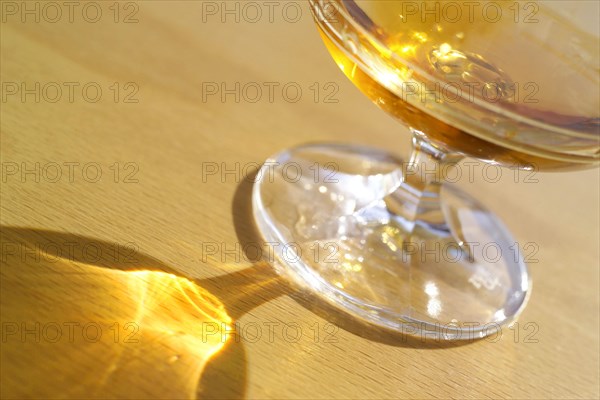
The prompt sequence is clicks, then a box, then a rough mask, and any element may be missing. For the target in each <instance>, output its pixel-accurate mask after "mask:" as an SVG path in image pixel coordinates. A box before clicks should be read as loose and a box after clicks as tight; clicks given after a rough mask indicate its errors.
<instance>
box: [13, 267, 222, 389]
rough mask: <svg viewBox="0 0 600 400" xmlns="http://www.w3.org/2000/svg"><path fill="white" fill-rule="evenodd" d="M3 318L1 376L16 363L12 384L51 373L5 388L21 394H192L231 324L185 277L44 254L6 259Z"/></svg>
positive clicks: (207, 295) (210, 298)
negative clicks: (7, 331) (10, 330)
mask: <svg viewBox="0 0 600 400" xmlns="http://www.w3.org/2000/svg"><path fill="white" fill-rule="evenodd" d="M2 322H3V324H11V326H13V325H14V327H15V333H14V334H11V335H10V336H7V337H6V340H5V341H4V343H3V346H2V360H3V363H4V362H6V365H11V368H10V369H8V370H5V371H4V372H3V375H5V374H7V373H15V374H16V373H17V371H19V372H18V376H19V379H7V381H8V382H9V385H10V384H15V382H17V383H18V382H20V381H21V382H24V381H29V382H36V381H39V380H40V379H42V378H41V377H44V376H47V375H48V374H49V373H52V375H53V376H54V377H55V379H53V380H52V381H51V382H49V383H48V384H47V385H38V386H36V385H18V386H14V387H10V386H7V387H6V388H5V389H6V390H5V392H6V393H14V394H15V395H17V394H18V396H14V397H28V398H29V397H30V398H48V397H49V396H50V397H61V398H63V397H65V398H90V397H102V398H113V397H124V398H147V397H159V398H195V397H196V391H197V389H198V388H197V386H198V382H199V380H200V377H201V374H202V371H203V370H204V368H205V366H206V364H207V362H208V360H209V359H210V358H211V357H213V356H214V355H215V354H216V353H217V352H219V351H220V350H221V349H222V348H223V347H224V345H225V344H226V342H227V339H228V338H229V336H228V333H231V331H232V327H231V325H232V318H231V317H230V316H229V315H228V313H227V310H226V309H225V307H224V305H223V304H222V303H221V301H220V300H219V299H218V298H217V297H215V296H214V295H213V294H212V293H211V292H209V291H208V290H206V289H205V288H203V287H201V286H199V285H198V284H196V283H194V282H192V281H190V280H188V279H186V278H183V277H179V276H176V275H173V274H170V273H166V272H162V271H148V270H136V271H128V270H118V269H111V268H105V267H98V266H93V265H89V264H84V263H81V262H77V261H75V262H73V261H72V260H66V259H58V260H56V258H53V259H52V262H45V258H44V256H42V257H40V259H39V260H35V259H31V260H27V262H25V263H23V262H22V260H21V258H20V257H13V258H9V259H8V260H7V262H6V263H3V266H2ZM207 328H210V329H207ZM11 371H12V372H11ZM139 381H143V382H144V384H143V385H136V384H132V382H139ZM3 389H4V388H3Z"/></svg>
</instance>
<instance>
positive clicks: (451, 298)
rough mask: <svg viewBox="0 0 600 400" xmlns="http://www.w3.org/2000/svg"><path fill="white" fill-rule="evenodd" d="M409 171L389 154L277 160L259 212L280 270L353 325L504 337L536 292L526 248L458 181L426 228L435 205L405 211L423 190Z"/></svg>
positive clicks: (299, 154)
mask: <svg viewBox="0 0 600 400" xmlns="http://www.w3.org/2000/svg"><path fill="white" fill-rule="evenodd" d="M403 166H405V164H403V162H402V160H399V159H398V158H396V157H394V156H393V155H390V154H388V153H385V152H383V151H380V150H375V149H368V148H364V147H358V146H350V145H330V144H318V145H306V146H300V147H297V148H293V149H291V150H288V151H284V152H282V153H280V154H277V155H276V156H274V157H272V158H270V159H269V160H267V161H266V162H265V164H264V165H263V167H262V168H261V170H260V171H259V173H258V175H257V180H256V183H255V185H254V192H253V209H254V216H255V218H256V221H257V226H258V229H259V231H260V232H261V234H262V235H263V237H264V238H265V240H266V242H267V243H268V245H269V247H270V248H271V249H273V253H272V254H273V255H274V260H273V261H274V264H275V267H276V269H277V270H278V272H279V273H281V274H283V275H285V276H287V277H288V278H289V279H291V280H292V281H294V282H295V283H297V284H299V285H300V286H301V287H303V288H305V289H307V290H310V291H311V292H313V293H314V294H316V295H317V296H318V297H320V298H322V299H324V300H326V301H327V302H329V303H331V304H332V305H334V306H336V307H338V308H339V309H341V310H343V311H345V312H347V313H349V314H351V315H353V316H354V317H356V318H359V319H361V320H363V321H366V322H369V323H372V324H376V325H378V326H381V327H384V328H387V329H392V330H394V331H396V332H400V333H403V334H409V335H416V336H426V337H431V338H440V339H448V340H459V339H473V338H479V337H483V336H486V335H489V334H492V333H494V334H495V333H497V331H498V330H499V329H500V326H501V325H503V324H505V323H507V322H509V321H512V320H514V319H515V318H516V316H517V315H518V314H519V313H520V311H521V310H522V309H523V308H524V306H525V303H526V301H527V298H528V294H529V292H530V287H531V283H530V280H529V276H528V273H527V267H526V265H525V263H524V262H523V259H522V257H521V253H520V251H519V248H518V245H517V244H516V243H515V241H514V240H513V239H512V238H511V236H510V234H509V233H508V232H507V231H506V229H505V228H504V226H503V225H502V224H501V223H500V221H498V220H497V219H496V217H495V216H494V215H493V214H492V213H490V212H489V211H488V210H486V209H485V208H484V207H483V206H482V205H481V204H479V203H478V202H477V201H476V200H474V199H473V198H472V197H470V196H468V195H467V194H465V193H463V192H461V191H459V190H458V189H456V188H455V187H453V186H452V185H448V184H443V186H442V190H441V193H440V195H439V199H434V200H435V201H437V203H435V204H439V207H438V208H439V210H438V212H439V215H438V223H431V222H427V221H431V220H432V218H430V217H432V215H433V214H435V213H436V212H435V211H436V210H435V207H434V209H433V211H431V206H430V207H429V209H430V211H429V212H428V213H427V215H425V216H423V215H418V217H417V218H407V217H406V216H405V215H401V214H400V213H398V212H397V211H394V210H398V199H399V198H400V199H409V198H410V196H408V197H407V193H409V194H410V193H411V190H412V188H411V187H409V186H408V185H407V183H405V182H404V175H405V174H404V173H403V170H404V168H403ZM400 192H402V196H396V195H397V194H398V193H400ZM418 199H419V200H418V201H429V202H430V201H431V199H424V198H423V196H421V197H418ZM406 201H407V202H409V200H406ZM400 206H402V204H400ZM408 208H410V207H408ZM413 208H414V207H413ZM433 219H435V218H433ZM440 220H441V221H442V222H443V223H439V221H440Z"/></svg>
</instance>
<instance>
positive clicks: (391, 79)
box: [317, 1, 600, 169]
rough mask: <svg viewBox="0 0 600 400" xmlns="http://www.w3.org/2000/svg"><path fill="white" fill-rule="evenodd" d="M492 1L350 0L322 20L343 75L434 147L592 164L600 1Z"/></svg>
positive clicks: (538, 163)
mask: <svg viewBox="0 0 600 400" xmlns="http://www.w3.org/2000/svg"><path fill="white" fill-rule="evenodd" d="M490 3H493V4H492V5H489V6H487V8H486V5H487V3H480V2H477V4H480V7H481V8H482V9H479V8H474V9H472V10H469V9H467V8H466V7H464V6H463V5H462V4H461V3H459V2H450V3H447V2H446V3H444V2H427V3H415V2H399V1H344V2H340V3H339V4H337V6H339V7H341V8H340V9H339V11H338V12H337V13H331V12H330V13H329V17H327V16H324V15H321V17H322V19H321V20H319V14H318V13H317V21H318V22H321V23H320V24H319V25H320V27H321V33H322V36H323V39H324V41H325V43H326V45H327V48H328V49H329V51H330V53H331V54H332V55H333V57H334V59H335V61H336V62H337V64H338V66H339V67H340V68H341V69H342V70H343V71H344V73H345V74H346V75H347V76H348V77H349V78H350V79H351V80H352V81H353V82H354V83H355V84H356V85H357V86H358V87H359V88H360V89H361V90H362V91H363V92H364V93H365V94H366V95H367V96H368V97H369V98H371V99H372V100H373V101H374V102H375V103H376V104H377V105H378V106H380V107H381V108H383V109H384V110H386V111H387V112H388V113H390V114H391V115H393V116H395V117H397V118H399V119H400V120H402V121H403V122H405V123H407V124H408V125H409V126H410V127H412V128H414V129H416V130H418V131H421V132H424V133H426V135H427V136H428V137H429V139H430V140H431V141H433V142H434V144H437V145H438V146H439V147H442V148H445V149H446V150H453V151H458V152H462V153H465V154H466V155H469V156H473V157H476V158H480V159H484V160H488V161H493V162H497V163H500V164H510V165H515V164H518V165H524V164H534V165H535V167H537V168H541V169H562V168H572V167H575V168H577V167H586V164H594V163H596V162H597V161H598V155H599V149H600V146H599V138H600V131H599V122H598V121H599V118H598V113H599V111H598V110H599V109H600V104H599V98H600V96H599V93H598V91H599V84H600V83H599V72H598V59H599V57H598V49H597V47H598V46H596V45H597V43H598V38H597V36H594V35H593V27H594V26H596V27H597V26H598V20H597V17H595V16H594V14H592V13H591V11H592V12H593V10H591V9H594V8H598V3H596V2H573V3H574V6H569V7H566V8H565V9H564V10H563V9H560V8H557V7H551V8H547V7H544V6H543V5H541V4H539V3H534V2H527V3H517V2H514V3H513V2H510V3H499V2H490ZM556 3H558V2H556ZM581 3H585V4H584V5H583V6H581V5H580V4H581ZM587 3H590V4H587ZM592 3H593V4H592ZM423 4H426V6H424V5H423ZM497 4H500V5H497ZM532 4H533V6H532ZM411 5H412V6H411ZM449 5H450V6H449ZM457 5H458V6H457ZM578 5H579V6H578ZM459 6H460V7H461V8H460V9H459ZM511 6H512V8H510V7H511ZM410 7H413V8H410ZM452 7H454V8H452ZM484 9H485V10H486V11H485V13H484V11H483V10H484ZM557 9H558V10H560V12H558V11H557ZM491 10H496V11H497V13H496V16H495V17H494V15H493V14H492V11H491ZM566 12H571V13H573V15H575V16H577V18H579V21H584V22H585V23H580V24H579V26H575V25H573V23H572V22H571V21H569V19H567V18H565V17H564V15H563V14H565V13H566ZM459 14H460V15H461V17H460V18H457V15H459ZM332 15H333V17H331V16H332ZM582 15H584V16H585V17H582ZM596 15H597V13H596ZM498 16H501V18H499V17H498ZM492 17H493V18H494V19H497V21H496V22H491V20H492ZM585 19H587V21H585ZM535 21H537V22H535ZM323 22H325V23H323ZM581 25H584V26H586V27H588V29H589V28H590V27H591V32H592V33H590V32H588V31H586V30H585V29H583V28H581ZM596 35H597V34H596ZM587 167H589V165H587Z"/></svg>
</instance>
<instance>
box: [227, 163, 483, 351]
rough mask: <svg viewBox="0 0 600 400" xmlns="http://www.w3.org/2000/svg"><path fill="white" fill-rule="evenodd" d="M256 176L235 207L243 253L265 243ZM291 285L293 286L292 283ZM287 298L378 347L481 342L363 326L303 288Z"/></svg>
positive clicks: (240, 186) (235, 200)
mask: <svg viewBox="0 0 600 400" xmlns="http://www.w3.org/2000/svg"><path fill="white" fill-rule="evenodd" d="M256 175H257V172H254V173H253V174H249V175H248V176H247V177H246V178H245V179H243V180H242V181H241V182H240V183H239V184H238V187H237V189H236V192H235V194H234V198H233V202H232V207H231V208H232V215H233V223H234V225H235V231H236V234H237V237H238V240H239V242H240V246H241V248H242V249H247V248H255V247H256V244H261V243H264V239H263V238H262V237H261V235H260V233H259V232H258V229H257V227H256V225H255V223H254V214H253V210H252V190H253V185H254V182H255V181H256ZM246 257H247V258H248V259H251V257H256V254H246ZM253 261H257V260H253ZM273 270H274V269H273ZM287 285H290V284H289V283H288V284H287ZM286 294H288V295H290V297H291V298H292V299H293V300H295V301H296V302H297V303H298V304H300V305H301V306H302V307H304V308H306V309H307V310H310V311H311V312H313V313H314V314H316V315H318V316H319V317H321V318H323V319H324V320H326V321H328V322H330V323H333V324H335V325H336V326H337V327H338V328H340V329H342V330H344V331H347V332H349V333H352V334H354V335H356V336H360V337H361V338H364V339H366V340H371V341H375V342H378V343H383V344H387V345H391V346H400V347H407V348H415V349H442V348H450V347H458V346H464V345H467V344H469V343H473V342H474V341H477V340H479V339H473V340H468V341H467V340H462V341H452V340H445V341H442V340H439V339H433V338H430V339H428V338H417V337H415V336H411V335H409V334H406V333H401V332H396V331H392V330H388V329H384V328H379V327H377V326H374V325H372V324H366V323H363V322H361V321H359V320H357V319H356V318H354V317H353V316H351V315H350V314H347V313H345V312H343V311H341V310H339V309H337V308H335V307H333V306H331V305H329V304H328V303H326V302H324V301H323V300H321V299H319V298H317V297H316V296H315V295H313V294H311V293H309V292H308V291H306V290H303V289H302V288H300V287H292V286H288V288H287V290H286ZM406 332H407V333H408V332H409V331H408V330H407V331H406Z"/></svg>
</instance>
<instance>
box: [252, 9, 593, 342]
mask: <svg viewBox="0 0 600 400" xmlns="http://www.w3.org/2000/svg"><path fill="white" fill-rule="evenodd" d="M311 7H312V11H313V15H314V17H315V21H316V23H317V26H318V29H319V32H320V34H321V37H322V39H323V41H324V42H325V45H326V46H327V48H328V50H329V52H330V53H331V55H332V56H333V59H334V60H335V62H336V63H337V65H338V66H339V67H340V69H341V70H342V71H343V72H344V74H345V75H346V76H347V77H348V78H349V79H350V80H351V81H352V82H353V83H354V84H355V85H356V86H357V87H358V88H359V89H360V90H361V91H362V92H363V93H364V94H365V95H366V96H368V97H369V98H370V99H371V100H372V101H373V102H375V103H376V104H377V105H378V106H379V107H380V108H382V109H383V110H385V111H386V112H388V113H389V114H390V115H392V116H394V117H396V118H397V119H398V120H399V121H401V122H402V123H404V124H405V125H407V126H408V127H409V130H410V132H411V133H412V135H413V138H412V142H413V152H412V155H411V156H410V158H409V159H408V161H403V160H401V159H399V158H397V157H396V156H394V155H393V154H391V153H389V152H387V151H383V150H377V149H372V148H367V147H360V146H351V145H335V144H311V145H304V146H299V147H296V148H293V149H289V150H286V151H284V152H282V153H279V154H277V155H275V156H273V157H271V158H270V159H269V160H267V162H266V163H265V165H264V166H263V167H262V169H261V171H259V174H258V179H257V182H256V184H255V187H254V193H253V207H254V215H255V218H256V221H257V225H258V228H259V230H260V232H261V234H262V235H263V236H264V238H265V239H266V241H267V242H269V243H275V244H277V245H275V246H274V249H275V256H276V268H277V269H278V271H280V272H281V273H283V274H285V275H287V276H288V277H289V278H290V279H292V280H293V281H295V282H296V283H298V284H299V285H301V286H302V287H304V288H305V289H307V290H309V291H311V292H313V293H314V294H316V295H317V296H319V297H320V298H322V299H324V300H326V301H327V302H329V303H330V304H332V305H334V306H336V307H338V308H339V309H341V310H343V311H345V312H347V313H349V314H351V315H352V316H354V317H356V318H358V319H360V320H362V321H365V322H368V323H372V324H375V325H378V326H380V327H383V328H387V329H391V330H393V331H397V332H402V333H407V334H412V335H420V336H427V337H434V338H440V339H449V340H458V339H468V338H477V337H483V336H485V335H488V334H491V333H493V332H495V331H497V329H499V328H500V327H501V326H502V325H503V324H506V323H510V322H511V321H514V320H515V318H517V316H518V315H519V313H520V312H521V311H522V310H523V308H524V306H525V304H526V302H527V299H528V297H529V294H530V291H531V281H530V277H529V274H528V271H527V266H526V264H525V262H524V260H523V256H522V253H521V252H520V251H519V248H518V245H517V244H516V242H515V240H514V239H513V238H512V237H511V235H510V234H509V232H508V231H507V230H506V228H505V227H504V226H503V224H502V223H501V222H500V221H499V220H498V219H497V218H496V217H495V216H494V214H493V213H492V212H490V211H489V210H488V209H486V208H485V207H484V206H483V205H482V204H480V203H479V202H478V201H477V200H476V199H475V198H473V197H472V196H470V195H468V194H467V193H465V192H463V191H461V190H459V189H458V188H457V187H455V185H452V184H451V183H445V182H444V180H445V178H446V177H448V174H449V173H450V172H449V171H452V168H453V166H455V165H456V163H458V162H460V161H461V160H462V159H464V158H465V157H471V158H476V159H478V160H480V161H482V165H487V164H483V163H488V164H494V165H498V166H506V167H513V168H514V167H517V168H521V169H538V170H542V171H549V170H571V169H581V168H591V167H594V166H597V165H598V163H599V160H600V142H599V139H600V128H599V127H600V125H599V121H600V120H599V113H600V111H599V110H600V103H599V99H600V96H599V87H600V80H599V75H600V74H599V48H600V45H599V44H600V41H599V37H598V32H599V22H598V15H600V12H599V11H600V10H599V2H595V1H570V2H569V1H565V2H562V1H528V2H500V1H495V2H494V1H483V2H464V3H463V2H443V1H426V2H405V1H393V0H391V1H377V0H366V1H358V0H357V1H352V0H327V1H325V0H311ZM393 140H394V136H393V135H390V141H393Z"/></svg>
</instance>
